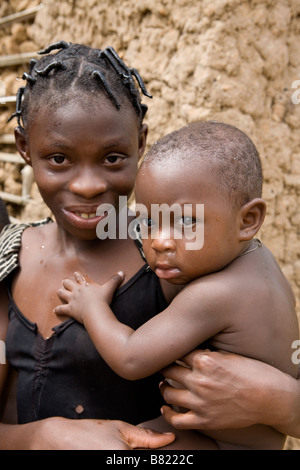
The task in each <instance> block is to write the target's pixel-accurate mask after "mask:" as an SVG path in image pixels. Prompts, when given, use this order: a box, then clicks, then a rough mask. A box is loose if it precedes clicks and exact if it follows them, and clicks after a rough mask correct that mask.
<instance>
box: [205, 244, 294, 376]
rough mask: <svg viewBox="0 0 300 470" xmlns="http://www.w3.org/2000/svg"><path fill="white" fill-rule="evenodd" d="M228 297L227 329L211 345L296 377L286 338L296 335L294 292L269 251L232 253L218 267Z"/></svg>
mask: <svg viewBox="0 0 300 470" xmlns="http://www.w3.org/2000/svg"><path fill="white" fill-rule="evenodd" d="M220 274H221V276H222V275H224V281H225V283H226V285H227V287H228V295H229V296H230V297H231V301H230V302H228V304H227V306H226V308H227V309H230V319H231V322H230V323H229V325H228V328H227V329H226V330H225V331H223V332H221V333H220V334H217V335H216V336H215V337H214V338H212V340H211V344H212V346H214V347H216V348H218V349H224V350H228V351H231V352H236V353H238V354H242V355H245V356H248V357H253V358H255V359H259V360H261V361H263V362H266V363H268V364H271V365H273V366H274V367H276V368H278V369H280V370H282V371H284V372H286V373H289V374H290V375H292V376H294V377H296V376H297V372H298V366H297V365H296V364H293V362H292V353H293V349H292V343H293V341H294V340H295V339H297V338H298V337H299V327H298V321H297V315H296V311H295V296H294V294H293V291H292V288H291V286H290V284H289V282H288V281H287V279H286V278H285V277H284V275H283V273H282V271H281V269H280V268H279V266H278V264H277V262H276V261H275V259H274V257H273V255H272V254H271V253H270V251H269V250H268V249H267V248H265V247H262V248H259V250H257V252H256V253H251V255H250V254H249V255H248V254H246V255H244V256H242V257H240V258H237V259H236V260H235V261H234V262H233V263H232V264H231V265H230V266H229V267H228V268H226V269H225V270H224V271H223V274H222V273H220Z"/></svg>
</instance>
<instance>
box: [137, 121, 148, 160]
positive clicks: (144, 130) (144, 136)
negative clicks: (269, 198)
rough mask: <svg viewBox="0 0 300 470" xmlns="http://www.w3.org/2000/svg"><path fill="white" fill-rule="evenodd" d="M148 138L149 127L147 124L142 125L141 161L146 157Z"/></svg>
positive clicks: (140, 139)
mask: <svg viewBox="0 0 300 470" xmlns="http://www.w3.org/2000/svg"><path fill="white" fill-rule="evenodd" d="M147 136H148V126H147V124H142V127H141V130H140V135H139V160H140V159H141V158H142V156H143V155H144V152H145V148H146V142H147Z"/></svg>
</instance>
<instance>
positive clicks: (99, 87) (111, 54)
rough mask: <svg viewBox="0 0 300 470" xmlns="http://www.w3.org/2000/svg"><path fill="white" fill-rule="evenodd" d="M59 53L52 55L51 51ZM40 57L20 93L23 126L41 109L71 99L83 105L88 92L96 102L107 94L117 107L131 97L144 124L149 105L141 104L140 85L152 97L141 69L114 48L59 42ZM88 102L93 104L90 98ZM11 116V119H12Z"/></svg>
mask: <svg viewBox="0 0 300 470" xmlns="http://www.w3.org/2000/svg"><path fill="white" fill-rule="evenodd" d="M54 50H58V52H56V53H53V54H50V52H52V51H54ZM39 54H41V55H42V56H43V57H41V59H39V60H37V59H31V61H30V67H29V70H28V73H26V72H25V73H24V74H23V77H22V78H23V79H24V80H26V81H27V84H26V86H25V87H20V89H19V90H18V93H17V104H16V112H15V113H14V114H13V115H12V116H11V117H10V119H12V118H14V117H16V118H17V120H18V125H19V127H20V128H22V129H26V126H27V125H28V124H29V123H30V122H31V120H32V119H34V115H35V113H36V112H37V110H38V109H40V108H41V106H42V107H43V109H47V106H52V107H53V106H59V105H61V104H63V103H66V102H69V101H70V100H71V99H72V100H74V98H75V99H80V98H81V102H82V103H83V104H84V103H85V100H86V96H87V93H89V94H90V95H91V96H92V97H93V102H94V103H97V96H99V94H101V93H102V94H103V93H104V94H105V95H106V96H107V97H108V98H109V99H110V101H111V102H112V104H113V105H114V106H115V107H116V108H117V109H120V107H121V106H122V105H123V104H124V98H125V99H126V98H127V99H128V100H129V102H130V103H131V104H132V106H133V109H134V110H135V112H136V114H137V117H138V119H139V123H140V124H141V123H142V121H143V118H144V116H145V114H146V112H147V109H148V107H147V105H145V104H143V103H141V98H140V93H139V89H138V87H137V86H136V82H137V85H138V86H139V88H140V89H141V91H142V93H143V94H144V95H146V96H148V97H149V98H151V95H150V94H149V93H148V92H147V90H146V87H145V84H144V82H143V80H142V78H141V76H140V75H139V72H138V71H137V70H136V69H134V68H130V67H128V66H127V65H126V64H125V63H124V62H123V60H122V59H121V58H120V57H119V56H118V54H117V53H116V52H115V50H114V49H113V48H112V47H107V48H106V49H104V50H99V49H94V48H92V47H89V46H85V45H82V44H72V43H69V42H65V41H59V42H56V43H54V44H51V45H50V46H48V47H47V48H46V49H44V50H43V51H40V52H39ZM88 101H89V102H88V103H87V105H88V106H89V107H90V106H91V101H90V100H88ZM10 119H9V120H10Z"/></svg>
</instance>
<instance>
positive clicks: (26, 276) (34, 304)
mask: <svg viewBox="0 0 300 470" xmlns="http://www.w3.org/2000/svg"><path fill="white" fill-rule="evenodd" d="M132 248H133V249H132ZM43 250H44V251H43ZM117 251H118V250H117ZM143 264H144V261H143V259H142V258H141V255H140V253H139V252H138V250H137V248H136V247H135V246H133V247H132V246H128V249H127V250H125V251H124V254H122V256H119V257H115V256H106V255H103V254H102V255H101V254H100V253H94V254H92V256H90V255H89V254H87V255H86V256H79V257H76V256H70V257H68V256H62V255H61V253H60V254H56V253H55V252H48V251H47V250H46V249H43V248H41V249H39V250H37V251H36V253H35V254H34V256H33V255H30V254H29V253H26V251H22V252H21V253H20V266H21V269H20V271H19V272H18V274H17V275H16V276H15V279H14V281H13V284H12V296H13V299H14V302H15V303H16V305H17V307H18V308H19V310H20V311H21V312H22V314H23V315H24V316H25V317H26V318H27V319H28V320H29V321H30V322H32V323H35V324H36V325H37V327H38V331H39V333H40V334H41V336H43V337H44V338H48V337H50V336H51V335H52V334H53V330H52V328H53V327H55V326H57V325H58V324H60V323H61V322H63V321H65V320H66V319H67V318H66V317H63V316H58V315H56V314H55V313H54V308H55V307H56V306H57V305H59V304H60V303H61V301H60V299H59V298H58V296H57V293H56V292H57V290H58V289H59V288H60V287H61V283H62V280H63V279H66V278H71V279H74V272H75V271H79V272H81V273H82V274H83V275H84V276H86V277H87V278H89V277H90V278H91V279H93V280H94V281H96V282H98V283H100V284H101V283H104V282H106V281H107V280H108V279H109V278H110V277H111V276H113V274H114V273H115V272H117V271H119V270H123V271H124V272H125V276H126V278H125V281H124V282H127V280H128V279H130V278H131V277H132V276H133V275H134V274H135V273H136V272H137V271H138V269H139V268H140V267H141V266H142V265H143Z"/></svg>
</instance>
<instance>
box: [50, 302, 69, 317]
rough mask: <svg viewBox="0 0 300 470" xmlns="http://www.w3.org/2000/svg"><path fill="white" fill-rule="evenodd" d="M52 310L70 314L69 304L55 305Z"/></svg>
mask: <svg viewBox="0 0 300 470" xmlns="http://www.w3.org/2000/svg"><path fill="white" fill-rule="evenodd" d="M53 311H54V313H56V314H57V315H68V316H69V315H70V306H69V304H64V305H58V306H57V307H55V309H54V310H53Z"/></svg>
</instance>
